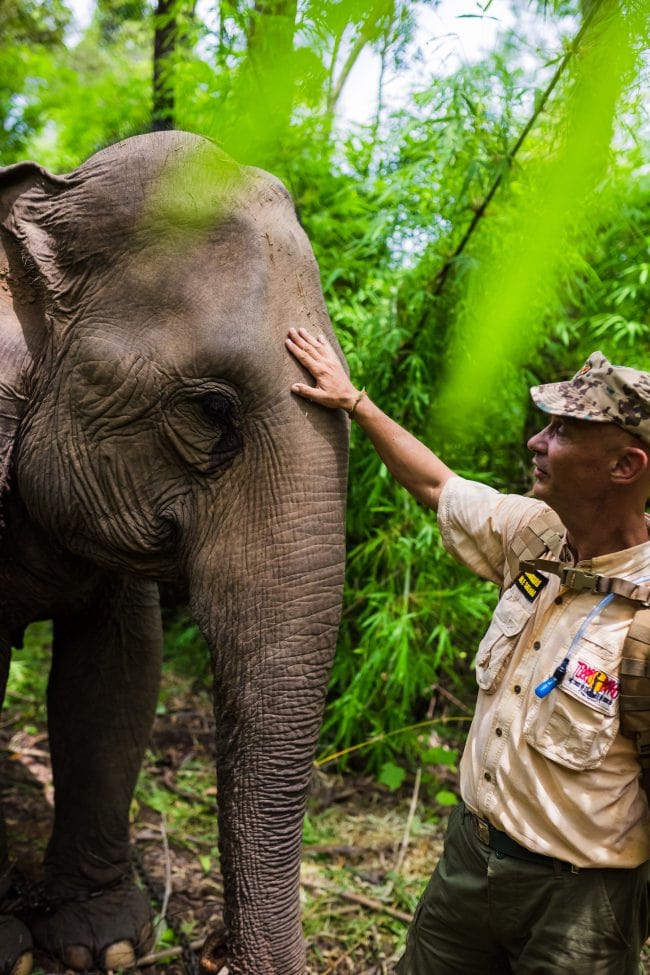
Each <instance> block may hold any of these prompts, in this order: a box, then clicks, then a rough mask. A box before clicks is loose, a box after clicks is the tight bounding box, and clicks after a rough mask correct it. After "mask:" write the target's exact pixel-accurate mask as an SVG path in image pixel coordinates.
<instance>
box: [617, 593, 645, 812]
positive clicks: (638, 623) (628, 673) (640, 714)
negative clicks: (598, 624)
mask: <svg viewBox="0 0 650 975" xmlns="http://www.w3.org/2000/svg"><path fill="white" fill-rule="evenodd" d="M619 676H620V693H619V699H618V702H619V715H620V722H621V731H622V733H623V734H624V735H625V736H626V737H627V738H633V739H634V741H635V742H636V747H637V751H638V753H639V762H640V763H641V783H642V785H643V788H644V789H645V793H646V796H647V798H648V802H649V803H650V609H638V610H637V611H636V613H635V614H634V616H633V617H632V623H631V625H630V629H629V630H628V633H627V636H626V638H625V643H624V644H623V657H622V659H621V666H620V670H619Z"/></svg>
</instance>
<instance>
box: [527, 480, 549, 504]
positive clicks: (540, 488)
mask: <svg viewBox="0 0 650 975" xmlns="http://www.w3.org/2000/svg"><path fill="white" fill-rule="evenodd" d="M530 493H531V494H532V496H533V497H534V498H540V499H544V500H546V496H547V494H548V491H547V485H546V484H545V483H544V481H540V480H539V478H537V477H536V478H535V479H534V480H533V486H532V487H531V489H530Z"/></svg>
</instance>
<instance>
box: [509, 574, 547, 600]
mask: <svg viewBox="0 0 650 975" xmlns="http://www.w3.org/2000/svg"><path fill="white" fill-rule="evenodd" d="M547 582H548V579H547V578H546V576H541V575H538V573H537V572H522V573H521V575H520V576H519V577H518V578H517V579H515V585H516V587H517V589H518V590H519V592H521V593H523V594H524V596H525V597H526V599H527V600H528V602H529V603H532V602H534V601H535V600H536V599H537V597H538V596H539V594H540V592H541V591H542V589H543V588H544V586H545V585H546V584H547Z"/></svg>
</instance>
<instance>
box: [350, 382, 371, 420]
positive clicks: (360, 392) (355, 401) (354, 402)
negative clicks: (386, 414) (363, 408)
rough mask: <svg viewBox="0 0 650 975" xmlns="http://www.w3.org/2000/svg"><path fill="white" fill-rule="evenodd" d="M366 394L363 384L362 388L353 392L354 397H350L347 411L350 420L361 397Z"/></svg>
mask: <svg viewBox="0 0 650 975" xmlns="http://www.w3.org/2000/svg"><path fill="white" fill-rule="evenodd" d="M366 395H367V394H366V387H365V386H364V387H363V388H362V389H360V390H358V391H357V392H355V394H354V397H353V399H352V405H351V406H350V408H349V409H348V411H347V413H348V416H349V417H350V419H351V420H352V419H354V414H355V411H356V408H357V406H358V405H359V403H360V402H361V400H362V399H363V397H364V396H366Z"/></svg>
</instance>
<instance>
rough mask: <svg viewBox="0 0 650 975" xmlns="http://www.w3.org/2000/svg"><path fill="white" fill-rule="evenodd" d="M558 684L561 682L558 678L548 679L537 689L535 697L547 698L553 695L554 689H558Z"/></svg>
mask: <svg viewBox="0 0 650 975" xmlns="http://www.w3.org/2000/svg"><path fill="white" fill-rule="evenodd" d="M558 683H559V681H558V679H557V677H555V676H553V677H547V678H546V680H543V681H542V683H541V684H538V685H537V687H536V688H535V697H539V698H542V697H546V696H547V695H548V694H550V693H551V691H552V690H553V688H554V687H557V685H558Z"/></svg>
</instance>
